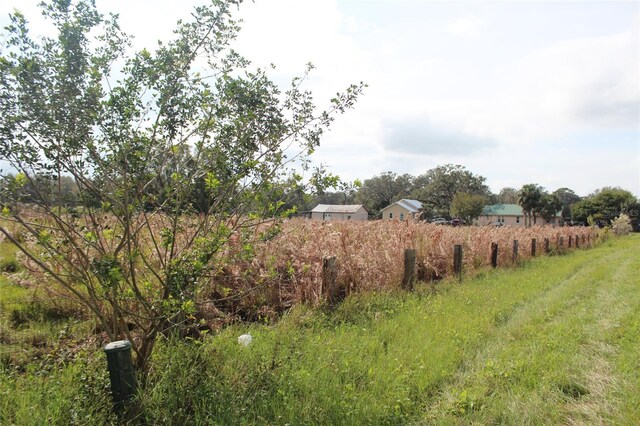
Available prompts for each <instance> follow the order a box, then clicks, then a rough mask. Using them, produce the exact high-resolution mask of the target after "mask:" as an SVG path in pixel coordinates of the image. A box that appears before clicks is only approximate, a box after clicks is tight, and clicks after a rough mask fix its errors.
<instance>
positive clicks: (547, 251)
mask: <svg viewBox="0 0 640 426" xmlns="http://www.w3.org/2000/svg"><path fill="white" fill-rule="evenodd" d="M544 252H545V253H546V254H549V253H550V252H551V246H550V245H549V239H548V238H545V239H544Z"/></svg>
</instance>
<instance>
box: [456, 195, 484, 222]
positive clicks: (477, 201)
mask: <svg viewBox="0 0 640 426" xmlns="http://www.w3.org/2000/svg"><path fill="white" fill-rule="evenodd" d="M486 203H487V199H486V197H485V196H484V195H476V194H468V193H466V192H458V193H456V195H454V196H453V201H452V202H451V216H453V217H459V218H460V219H462V220H463V221H464V222H465V223H466V224H469V225H470V224H472V223H473V221H474V220H476V219H477V218H479V217H480V215H481V214H482V210H483V209H484V206H485V205H486Z"/></svg>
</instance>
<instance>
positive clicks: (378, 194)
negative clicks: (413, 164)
mask: <svg viewBox="0 0 640 426" xmlns="http://www.w3.org/2000/svg"><path fill="white" fill-rule="evenodd" d="M412 181H413V177H412V176H411V175H409V174H404V175H398V174H396V173H393V172H386V173H382V174H380V175H378V176H374V177H372V178H371V179H366V180H365V181H364V182H363V183H362V186H361V187H360V190H359V191H358V193H357V194H356V201H358V202H359V203H361V204H363V205H364V206H365V208H366V209H367V211H368V212H369V213H370V214H371V215H373V216H377V215H378V214H379V213H380V210H382V209H383V208H385V207H387V206H388V205H389V204H391V203H394V202H396V201H398V200H400V199H402V198H405V197H407V196H408V195H409V192H410V191H411V183H412Z"/></svg>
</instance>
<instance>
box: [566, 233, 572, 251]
mask: <svg viewBox="0 0 640 426" xmlns="http://www.w3.org/2000/svg"><path fill="white" fill-rule="evenodd" d="M572 245H573V237H572V236H571V235H569V243H568V244H567V247H569V248H571V246H572Z"/></svg>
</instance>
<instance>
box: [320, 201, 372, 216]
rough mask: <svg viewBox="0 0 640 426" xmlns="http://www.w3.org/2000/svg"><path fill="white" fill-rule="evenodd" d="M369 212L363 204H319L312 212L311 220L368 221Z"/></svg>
mask: <svg viewBox="0 0 640 426" xmlns="http://www.w3.org/2000/svg"><path fill="white" fill-rule="evenodd" d="M368 218H369V212H368V211H367V209H365V208H364V206H362V205H361V204H349V205H344V206H341V205H333V204H318V205H317V206H315V208H314V209H313V210H311V219H317V220H367V219H368Z"/></svg>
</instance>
